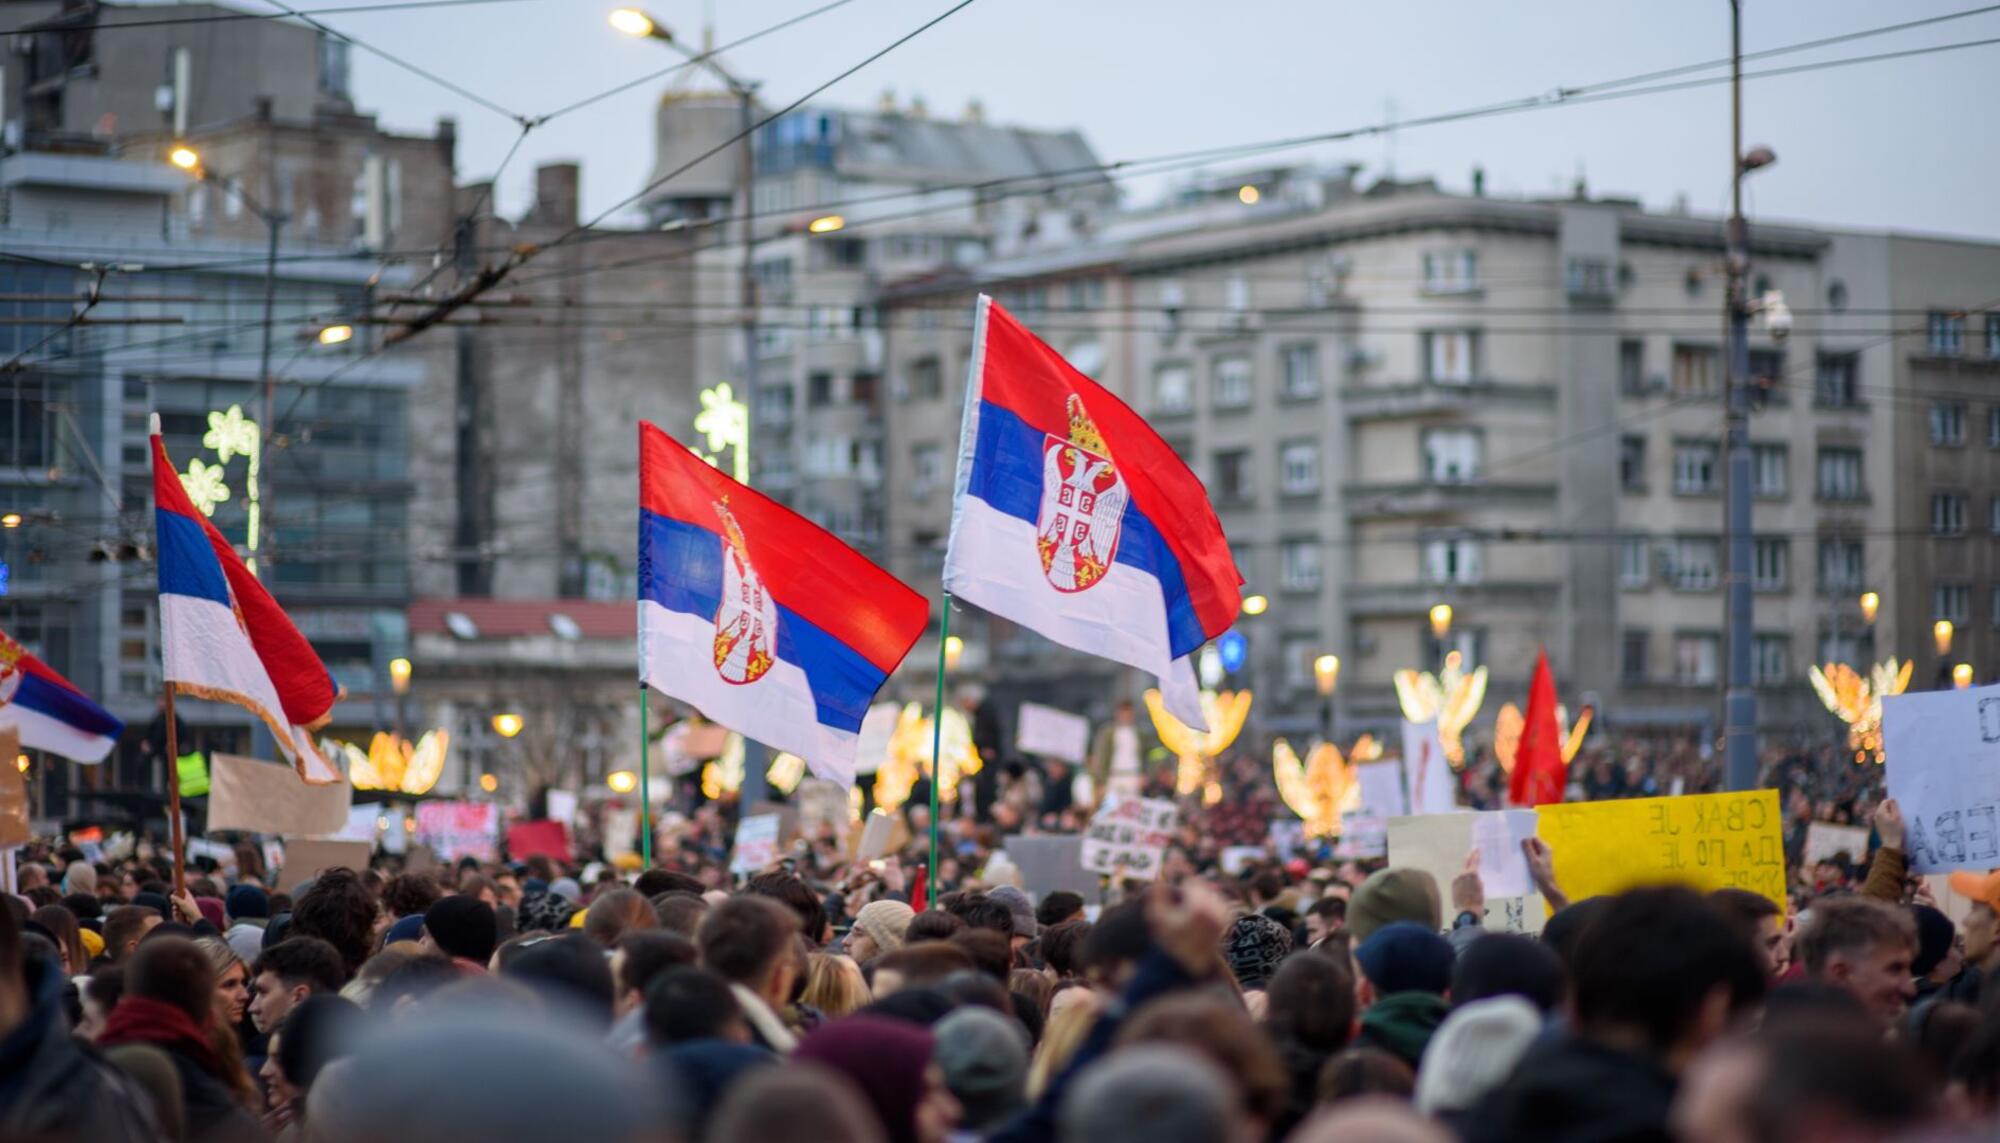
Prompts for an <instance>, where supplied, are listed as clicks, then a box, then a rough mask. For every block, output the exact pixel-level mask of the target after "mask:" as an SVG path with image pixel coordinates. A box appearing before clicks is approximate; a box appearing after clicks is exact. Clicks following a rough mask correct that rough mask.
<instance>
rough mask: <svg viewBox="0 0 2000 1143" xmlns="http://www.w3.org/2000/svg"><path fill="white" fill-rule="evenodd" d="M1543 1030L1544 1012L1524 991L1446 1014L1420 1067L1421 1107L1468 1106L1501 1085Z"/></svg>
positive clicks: (1432, 1111) (1434, 1109)
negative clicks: (1523, 996) (1520, 995)
mask: <svg viewBox="0 0 2000 1143" xmlns="http://www.w3.org/2000/svg"><path fill="white" fill-rule="evenodd" d="M1541 1031H1542V1016H1541V1013H1540V1012H1538V1011H1536V1010H1535V1006H1534V1005H1533V1004H1530V1003H1528V1002H1527V1001H1526V1000H1523V999H1522V998H1520V997H1518V996H1495V997H1493V998H1491V999H1489V1000H1475V1001H1473V1002H1472V1003H1470V1004H1467V1005H1465V1006H1464V1007H1462V1008H1460V1009H1458V1010H1457V1011H1456V1012H1453V1013H1452V1014H1451V1015H1450V1016H1447V1017H1445V1021H1444V1023H1443V1024H1441V1025H1439V1026H1438V1030H1437V1032H1436V1034H1435V1035H1433V1036H1432V1037H1431V1042H1430V1044H1429V1045H1428V1046H1427V1047H1425V1048H1424V1058H1423V1067H1421V1068H1419V1069H1417V1110H1418V1111H1421V1112H1423V1113H1424V1114H1425V1115H1436V1114H1437V1113H1439V1112H1441V1111H1464V1110H1466V1109H1467V1108H1470V1107H1472V1106H1474V1105H1475V1104H1477V1103H1478V1102H1479V1101H1480V1100H1481V1099H1483V1098H1485V1096H1486V1094H1487V1093H1488V1092H1490V1091H1492V1090H1493V1089H1494V1088H1495V1087H1498V1086H1499V1085H1500V1081H1502V1080H1504V1079H1506V1078H1507V1076H1508V1073H1510V1072H1512V1071H1513V1070H1514V1065H1515V1064H1518V1063H1520V1062H1521V1056H1522V1055H1523V1054H1524V1053H1526V1052H1527V1050H1528V1045H1529V1044H1531V1043H1533V1042H1534V1040H1535V1037H1536V1036H1537V1035H1540V1034H1541Z"/></svg>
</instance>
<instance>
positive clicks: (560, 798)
mask: <svg viewBox="0 0 2000 1143" xmlns="http://www.w3.org/2000/svg"><path fill="white" fill-rule="evenodd" d="M663 784H664V783H663ZM548 808H549V820H550V821H552V822H561V823H562V824H564V825H566V826H570V827H572V828H574V827H575V826H576V791H574V790H550V791H549V807H548Z"/></svg>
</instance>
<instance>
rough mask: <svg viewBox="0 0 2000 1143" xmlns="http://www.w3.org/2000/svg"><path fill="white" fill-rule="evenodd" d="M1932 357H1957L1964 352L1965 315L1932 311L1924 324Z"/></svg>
mask: <svg viewBox="0 0 2000 1143" xmlns="http://www.w3.org/2000/svg"><path fill="white" fill-rule="evenodd" d="M1925 330H1926V332H1927V333H1928V335H1929V336H1928V339H1927V342H1926V344H1927V348H1929V350H1930V354H1931V356H1932V357H1957V356H1958V355H1959V354H1961V353H1963V352H1965V315H1964V314H1948V313H1940V312H1937V311H1933V312H1932V313H1931V314H1930V317H1929V319H1928V321H1927V322H1926V323H1925Z"/></svg>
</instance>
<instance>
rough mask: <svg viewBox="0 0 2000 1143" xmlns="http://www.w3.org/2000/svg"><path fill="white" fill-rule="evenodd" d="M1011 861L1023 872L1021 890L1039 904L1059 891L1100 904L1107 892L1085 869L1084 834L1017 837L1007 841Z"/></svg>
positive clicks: (1025, 835) (1023, 835)
mask: <svg viewBox="0 0 2000 1143" xmlns="http://www.w3.org/2000/svg"><path fill="white" fill-rule="evenodd" d="M1007 860H1009V861H1011V862H1013V863H1014V868H1016V869H1018V870H1020V871H1021V888H1023V889H1025V890H1027V891H1028V895H1029V896H1031V897H1033V898H1034V899H1035V900H1037V901H1039V900H1041V899H1042V898H1043V897H1044V896H1046V895H1048V894H1050V893H1054V892H1057V891H1058V890H1067V891H1068V892H1071V893H1075V894H1077V895H1078V896H1081V897H1083V898H1084V899H1085V900H1096V899H1097V898H1098V896H1099V895H1101V894H1102V893H1103V890H1104V886H1103V883H1102V882H1101V881H1099V880H1098V879H1097V874H1095V873H1092V872H1090V871H1089V870H1087V869H1085V868H1084V867H1083V835H1082V834H1076V833H1059V834H1047V835H1042V836H1032V837H1031V836H1029V835H1027V834H1014V835H1012V836H1010V837H1009V838H1008V839H1007Z"/></svg>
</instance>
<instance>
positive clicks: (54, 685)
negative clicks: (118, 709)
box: [0, 631, 125, 763]
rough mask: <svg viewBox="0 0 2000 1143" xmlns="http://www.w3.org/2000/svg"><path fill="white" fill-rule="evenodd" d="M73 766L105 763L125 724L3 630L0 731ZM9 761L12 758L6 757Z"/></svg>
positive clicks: (0, 644) (1, 641)
mask: <svg viewBox="0 0 2000 1143" xmlns="http://www.w3.org/2000/svg"><path fill="white" fill-rule="evenodd" d="M10 726H11V727H13V728H14V729H16V730H18V731H20V732H21V745H23V746H27V747H31V748H33V749H36V750H46V751H48V752H49V753H51V754H60V755H62V756H63V757H64V758H67V759H69V760H70V761H72V762H102V761H104V756H105V755H106V754H109V753H110V752H111V748H112V747H113V746H115V745H117V743H118V736H119V735H120V734H122V733H124V731H125V724H124V723H122V722H120V721H118V720H117V719H116V718H113V717H112V716H111V712H110V711H107V710H105V709H104V708H103V707H101V706H98V705H97V704H96V703H94V702H92V701H91V700H90V698H89V697H88V696H86V695H85V694H84V693H83V692H82V691H80V690H78V689H76V687H75V685H73V684H72V683H71V682H70V681H69V680H68V679H65V678H63V677H62V676H61V675H59V674H56V672H55V671H54V670H53V669H51V668H50V667H49V665H48V664H47V663H44V662H42V661H41V660H40V659H38V658H36V657H35V656H34V655H33V654H32V653H30V652H29V650H28V649H27V648H26V647H23V646H21V645H20V644H19V643H17V642H15V641H14V640H13V639H11V638H9V637H8V636H7V633H6V632H4V631H0V728H5V727H10ZM6 761H7V762H9V763H11V762H12V761H13V760H12V759H7V760H6Z"/></svg>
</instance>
